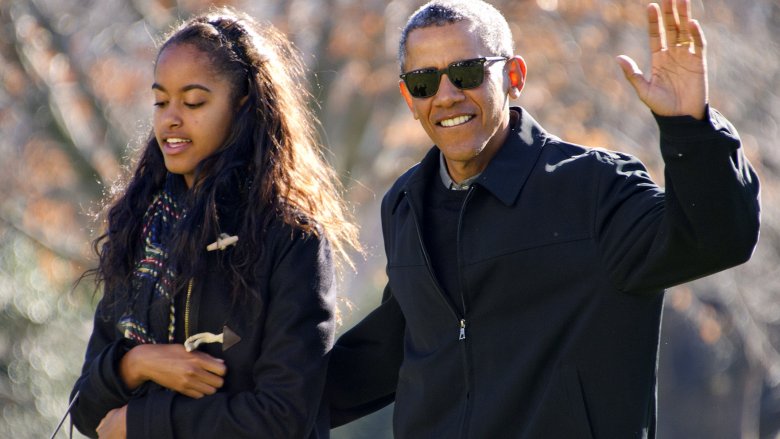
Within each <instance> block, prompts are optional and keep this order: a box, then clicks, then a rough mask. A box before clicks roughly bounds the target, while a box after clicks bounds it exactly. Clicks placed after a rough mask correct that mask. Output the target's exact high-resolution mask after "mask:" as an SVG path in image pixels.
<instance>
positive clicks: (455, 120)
mask: <svg viewBox="0 0 780 439" xmlns="http://www.w3.org/2000/svg"><path fill="white" fill-rule="evenodd" d="M473 118H474V116H473V115H464V116H455V117H451V118H449V119H444V120H442V121H440V122H439V125H441V126H443V127H445V128H450V127H455V126H458V125H463V124H464V123H466V122H468V121H470V120H471V119H473Z"/></svg>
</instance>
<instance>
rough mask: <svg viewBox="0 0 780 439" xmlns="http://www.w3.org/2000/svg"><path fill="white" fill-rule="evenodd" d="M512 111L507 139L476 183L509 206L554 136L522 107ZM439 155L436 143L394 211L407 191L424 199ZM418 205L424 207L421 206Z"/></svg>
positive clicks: (404, 187) (418, 199)
mask: <svg viewBox="0 0 780 439" xmlns="http://www.w3.org/2000/svg"><path fill="white" fill-rule="evenodd" d="M510 111H511V112H512V113H513V114H512V122H511V124H510V132H509V135H508V136H507V139H506V141H505V142H504V144H503V145H502V146H501V148H500V149H499V150H498V151H497V152H496V155H495V156H494V157H493V159H492V160H491V161H490V163H489V164H488V166H487V168H485V170H484V171H483V172H482V174H481V175H480V176H479V177H478V178H477V179H476V180H475V181H474V183H473V184H474V185H479V186H482V187H483V188H485V189H487V191H488V192H490V193H491V194H492V195H493V196H494V197H496V198H498V199H499V200H500V201H501V202H502V203H504V204H505V205H507V206H510V205H512V204H514V202H515V200H517V197H518V196H519V195H520V191H521V190H522V188H523V185H524V184H525V182H526V180H527V179H528V176H529V175H530V174H531V170H532V169H533V167H534V165H535V164H536V161H537V160H538V158H539V153H540V152H541V150H542V146H543V145H544V143H545V142H546V141H547V139H548V138H550V137H551V136H550V135H549V134H548V133H547V132H546V131H545V130H544V128H542V127H541V125H539V123H537V122H536V120H534V118H533V117H531V115H530V114H528V112H527V111H525V110H524V109H523V108H521V107H512V108H511V109H510ZM439 154H440V153H439V148H438V147H436V146H434V147H433V148H431V149H430V150H429V151H428V153H427V154H425V157H423V159H422V161H421V162H420V164H419V165H418V166H417V167H416V169H414V170H413V171H412V172H411V175H410V176H409V178H408V179H407V180H406V182H405V183H404V184H403V185H402V187H401V190H400V191H398V193H397V194H396V198H395V200H393V206H394V207H393V210H395V206H397V205H398V202H399V201H400V200H401V198H402V197H403V196H405V195H406V194H407V193H408V194H410V195H411V196H412V198H413V199H414V202H415V204H420V203H421V202H422V200H423V194H424V192H425V185H426V183H427V182H428V181H430V180H429V177H430V176H431V175H434V174H436V173H438V169H439ZM436 175H438V174H436ZM415 207H419V208H420V209H421V208H422V205H421V204H420V205H419V206H415Z"/></svg>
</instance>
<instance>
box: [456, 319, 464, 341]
mask: <svg viewBox="0 0 780 439" xmlns="http://www.w3.org/2000/svg"><path fill="white" fill-rule="evenodd" d="M465 339H466V319H460V335H459V336H458V340H465Z"/></svg>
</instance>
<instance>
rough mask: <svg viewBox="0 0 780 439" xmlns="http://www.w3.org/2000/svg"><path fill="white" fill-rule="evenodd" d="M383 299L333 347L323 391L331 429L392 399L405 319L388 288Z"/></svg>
mask: <svg viewBox="0 0 780 439" xmlns="http://www.w3.org/2000/svg"><path fill="white" fill-rule="evenodd" d="M383 296H384V297H383V302H382V304H381V305H380V306H379V307H378V308H376V309H375V310H374V311H372V312H371V313H370V314H369V315H368V316H367V317H365V318H364V319H363V320H362V321H360V322H359V323H358V324H357V325H355V326H354V327H353V328H352V329H350V330H349V331H347V332H346V333H345V334H344V335H342V336H341V337H339V339H338V341H337V342H336V345H335V346H334V348H333V352H332V354H331V359H330V366H329V368H328V387H327V392H326V394H327V396H328V400H329V402H330V422H331V427H332V428H333V427H338V426H340V425H343V424H346V423H349V422H351V421H354V420H356V419H358V418H361V417H363V416H366V415H368V414H370V413H373V412H375V411H377V410H379V409H381V408H382V407H385V406H386V405H388V404H390V403H391V402H393V401H394V400H395V389H396V385H397V383H398V370H399V368H400V367H401V362H402V361H403V334H404V330H405V320H404V317H403V314H402V313H401V309H400V308H399V307H398V302H396V300H395V298H394V297H393V296H392V294H391V293H390V287H389V286H387V287H385V292H384V295H383Z"/></svg>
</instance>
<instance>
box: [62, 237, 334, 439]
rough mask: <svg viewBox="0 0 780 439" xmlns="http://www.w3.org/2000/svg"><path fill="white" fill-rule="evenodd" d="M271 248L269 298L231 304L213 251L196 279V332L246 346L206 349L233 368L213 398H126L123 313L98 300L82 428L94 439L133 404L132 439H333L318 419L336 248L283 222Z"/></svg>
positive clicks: (149, 390)
mask: <svg viewBox="0 0 780 439" xmlns="http://www.w3.org/2000/svg"><path fill="white" fill-rule="evenodd" d="M239 238H240V237H239ZM264 249H265V250H264V252H265V257H264V258H263V261H264V263H263V268H262V270H260V272H259V273H258V278H259V286H260V291H261V294H262V300H256V299H255V300H251V301H250V302H249V303H237V304H235V305H234V304H233V303H232V301H231V298H230V291H229V286H228V284H227V280H226V276H225V273H224V271H222V270H220V269H219V268H218V264H217V259H216V258H217V254H216V252H209V255H208V266H209V267H210V268H209V269H208V271H207V272H205V273H203V274H202V275H201V276H196V277H195V279H194V284H193V291H192V300H191V312H190V314H191V317H190V328H191V331H190V333H191V334H194V333H198V332H212V333H214V334H219V333H222V332H223V326H224V325H227V326H228V327H229V328H230V329H231V330H233V331H234V332H235V333H236V334H237V335H238V336H239V337H240V338H241V340H240V341H239V342H238V343H236V344H235V345H233V346H232V347H229V348H228V349H227V350H225V351H224V352H223V351H222V345H221V344H205V345H201V347H200V348H199V349H200V350H201V351H204V352H206V353H208V354H210V355H212V356H214V357H218V358H223V359H224V360H225V364H226V366H227V375H226V376H225V381H224V385H223V387H222V388H220V389H219V390H218V392H217V393H216V394H214V395H210V396H205V397H203V398H201V399H192V398H189V397H187V396H184V395H181V394H178V393H176V392H174V391H171V390H166V389H162V388H161V387H159V386H157V385H154V384H153V383H147V384H145V385H144V386H142V387H141V388H139V391H138V392H135V393H134V392H129V391H128V390H127V389H126V388H125V386H124V384H123V382H122V381H121V379H120V377H119V375H118V367H117V365H118V362H119V360H120V359H121V357H122V355H123V354H124V353H125V352H126V351H127V350H128V349H129V344H128V342H127V341H126V339H123V338H122V335H121V334H120V333H119V332H118V331H117V330H116V328H115V322H116V319H117V315H116V312H115V311H107V309H108V308H107V307H106V304H105V303H103V302H101V303H100V305H99V306H98V311H97V312H96V316H95V323H94V329H93V332H92V336H91V337H90V340H89V345H88V347H87V354H86V359H85V361H84V368H83V371H82V375H81V377H80V378H79V380H78V381H77V382H76V385H75V388H74V392H75V391H76V390H78V391H80V396H79V398H78V402H77V403H76V405H75V407H74V408H73V410H72V416H73V420H74V423H75V424H76V426H77V427H78V428H79V430H80V431H82V432H84V433H86V434H87V435H90V436H93V437H96V434H95V428H96V427H97V425H98V423H99V422H100V420H101V419H102V417H103V416H105V414H106V413H107V412H108V411H109V410H110V409H113V408H116V407H121V406H123V405H125V404H128V410H127V433H128V434H127V437H128V439H134V438H144V439H148V438H171V439H172V438H224V439H227V438H231V439H232V438H258V437H263V438H279V439H287V438H323V437H324V438H327V437H328V435H329V431H328V423H327V421H328V420H327V415H326V414H325V412H323V413H322V415H320V416H319V418H318V409H319V407H320V402H321V397H322V390H323V387H324V383H325V370H326V361H327V353H328V352H329V349H330V347H331V345H332V343H333V334H334V323H333V306H334V300H335V294H334V291H333V290H334V289H333V288H332V287H333V270H332V263H331V255H330V248H329V246H328V245H327V241H325V240H321V239H318V238H316V237H314V236H310V235H304V234H303V233H301V232H299V231H295V230H293V229H291V228H290V227H289V226H286V225H282V224H280V223H276V224H272V225H271V226H270V228H269V230H268V232H267V233H266V235H265V247H264ZM204 251H205V249H204ZM114 308H115V309H117V310H119V311H121V309H119V308H120V307H114ZM107 314H108V315H107ZM182 320H183V319H177V325H181V324H182V323H183V322H182ZM178 332H181V331H178ZM180 338H181V339H177V340H176V342H178V343H181V342H183V337H180ZM315 423H316V426H315Z"/></svg>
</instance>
